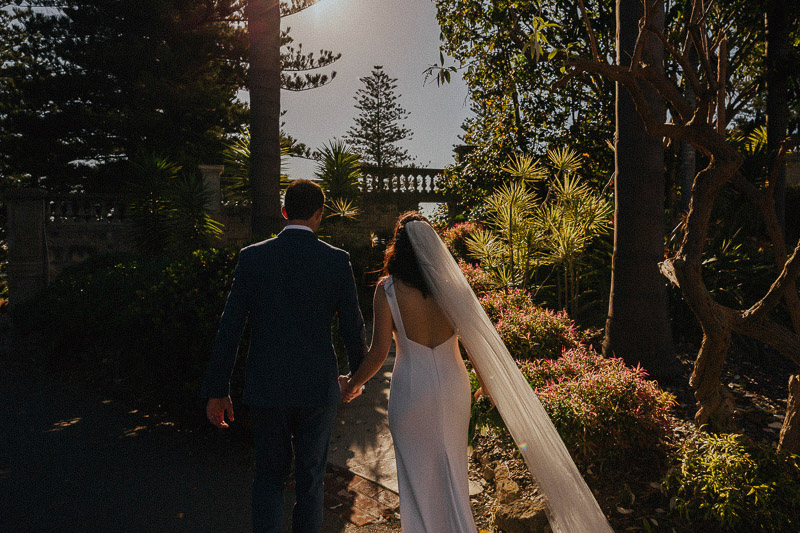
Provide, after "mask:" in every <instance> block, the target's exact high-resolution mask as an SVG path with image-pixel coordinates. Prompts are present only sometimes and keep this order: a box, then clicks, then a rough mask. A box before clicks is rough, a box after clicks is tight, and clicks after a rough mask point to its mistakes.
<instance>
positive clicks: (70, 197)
mask: <svg viewBox="0 0 800 533" xmlns="http://www.w3.org/2000/svg"><path fill="white" fill-rule="evenodd" d="M127 211H128V202H127V201H126V200H125V199H124V198H122V197H120V196H118V195H111V194H49V195H47V197H46V199H45V217H46V219H47V222H48V223H50V222H120V221H122V220H124V219H125V218H126V215H127Z"/></svg>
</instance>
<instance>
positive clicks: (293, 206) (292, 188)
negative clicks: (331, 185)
mask: <svg viewBox="0 0 800 533" xmlns="http://www.w3.org/2000/svg"><path fill="white" fill-rule="evenodd" d="M324 203H325V193H324V192H323V191H322V187H320V186H319V185H317V184H316V183H314V182H313V181H310V180H302V179H301V180H294V181H292V182H291V183H290V184H289V186H288V187H287V188H286V194H285V196H284V197H283V207H285V208H286V217H287V218H288V219H289V220H308V219H309V218H311V217H312V216H314V213H316V212H317V210H318V209H320V208H321V207H322V205H323V204H324Z"/></svg>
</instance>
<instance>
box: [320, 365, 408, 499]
mask: <svg viewBox="0 0 800 533" xmlns="http://www.w3.org/2000/svg"><path fill="white" fill-rule="evenodd" d="M393 366H394V356H392V355H390V356H389V358H387V360H386V362H385V363H384V365H383V366H382V367H381V369H380V370H379V371H378V373H377V374H376V375H375V377H373V378H372V379H371V380H370V381H369V382H368V383H367V389H366V391H365V392H364V394H362V395H361V396H359V397H358V398H356V399H355V400H353V401H352V402H350V403H349V404H342V405H340V406H339V412H338V414H337V419H336V425H335V426H334V428H333V433H332V436H331V444H330V450H329V452H328V462H329V463H331V464H332V465H334V466H336V467H339V468H340V469H345V470H349V471H350V472H353V473H354V474H357V475H359V476H361V477H363V478H364V479H367V480H369V481H372V482H373V483H375V484H377V485H379V486H381V487H383V488H386V489H389V490H390V491H392V492H394V493H397V470H396V467H395V459H394V447H393V445H392V436H391V434H390V433H389V420H388V410H387V409H388V402H389V383H390V381H391V377H392V367H393Z"/></svg>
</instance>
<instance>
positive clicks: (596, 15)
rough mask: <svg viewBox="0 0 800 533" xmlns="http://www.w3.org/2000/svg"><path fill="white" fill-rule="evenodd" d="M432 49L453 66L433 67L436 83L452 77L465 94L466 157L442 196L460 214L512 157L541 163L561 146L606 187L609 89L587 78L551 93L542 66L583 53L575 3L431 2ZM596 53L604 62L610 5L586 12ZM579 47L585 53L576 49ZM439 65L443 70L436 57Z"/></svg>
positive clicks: (550, 70)
mask: <svg viewBox="0 0 800 533" xmlns="http://www.w3.org/2000/svg"><path fill="white" fill-rule="evenodd" d="M436 7H437V18H438V20H439V24H440V25H441V29H442V40H443V43H442V50H443V52H445V53H447V54H448V55H450V56H452V57H453V58H454V59H455V61H456V64H457V67H449V68H447V67H444V66H443V65H440V66H434V67H432V68H431V70H430V71H429V72H431V73H432V72H434V71H436V70H437V69H439V74H440V76H439V79H440V81H447V77H449V74H447V76H445V77H444V79H442V76H441V75H442V74H443V73H446V72H447V71H448V70H449V71H455V70H460V71H461V72H462V74H463V76H464V80H465V81H466V83H467V86H468V88H469V91H470V96H469V97H470V103H471V106H472V109H473V111H474V113H475V114H474V117H472V118H470V119H468V120H467V121H466V123H465V124H464V126H463V128H464V135H463V141H464V142H465V144H467V145H469V146H472V147H474V148H472V150H471V151H470V152H469V153H468V154H467V155H466V156H465V157H464V158H462V160H461V165H460V166H459V167H458V168H457V169H456V173H455V175H452V176H451V178H452V179H451V180H450V184H449V185H450V188H451V189H453V190H455V191H456V192H458V193H459V194H460V195H461V196H462V197H463V198H464V200H465V202H466V203H467V205H468V206H470V207H475V206H476V205H479V204H480V203H481V199H482V198H485V194H486V192H488V191H491V190H493V189H494V187H495V186H496V185H497V182H498V178H500V177H501V176H504V174H503V173H502V172H501V166H502V165H503V164H504V162H505V161H506V160H507V159H508V157H509V156H510V155H511V154H513V153H515V152H526V153H531V154H535V155H539V156H542V155H544V153H545V151H546V149H547V147H548V146H550V147H552V146H564V145H567V144H569V145H571V146H572V147H574V148H575V149H576V150H577V151H578V153H586V154H591V158H592V162H591V165H592V166H593V167H595V170H596V173H595V176H596V177H597V178H598V179H600V180H603V179H607V177H608V176H610V174H611V172H612V170H613V153H612V152H611V151H610V150H609V149H608V147H607V145H606V141H607V140H611V139H612V138H613V130H614V127H613V116H614V115H613V112H614V101H613V98H611V97H610V95H613V90H614V87H613V84H611V83H609V82H607V81H604V80H603V79H601V78H599V77H597V76H592V77H591V78H590V79H588V80H587V81H588V82H587V83H586V84H583V85H578V84H573V85H572V86H569V87H567V88H565V89H561V90H558V91H552V90H551V89H550V87H551V85H552V84H554V83H555V82H556V81H557V80H558V79H559V77H560V76H561V75H562V73H561V71H560V68H559V65H558V64H557V63H556V62H553V61H548V60H547V59H548V58H552V57H553V55H554V54H556V53H557V52H558V51H562V50H571V51H574V52H575V53H580V54H590V53H589V51H588V45H585V44H581V43H585V41H586V40H585V39H584V38H583V35H582V34H581V32H582V31H584V30H583V25H582V22H581V16H580V13H579V11H578V7H577V5H576V3H575V2H570V1H566V0H544V1H530V0H529V1H515V2H507V1H504V2H493V1H488V0H444V1H442V2H437V4H436ZM590 16H591V17H592V18H593V20H594V28H595V31H596V32H597V34H598V39H599V41H600V43H601V44H600V53H601V54H603V55H605V56H610V55H612V54H613V53H614V51H613V48H612V45H613V37H614V28H615V26H614V24H615V22H614V2H613V1H611V0H601V1H600V2H598V3H597V4H596V6H595V7H594V8H592V9H591V12H590ZM584 48H585V50H584ZM441 59H442V63H444V61H443V59H444V57H443V56H442V58H441Z"/></svg>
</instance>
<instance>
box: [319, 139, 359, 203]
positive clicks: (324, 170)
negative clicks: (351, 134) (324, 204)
mask: <svg viewBox="0 0 800 533" xmlns="http://www.w3.org/2000/svg"><path fill="white" fill-rule="evenodd" d="M317 156H318V162H317V171H316V176H317V178H319V179H320V180H321V181H322V188H323V189H324V190H325V194H326V195H328V196H329V197H331V198H339V199H348V200H355V199H356V198H357V197H358V195H359V181H360V180H361V178H362V177H363V174H362V172H361V159H360V158H359V156H358V154H357V153H355V152H354V151H353V150H352V149H351V148H350V146H349V145H348V144H347V143H346V142H344V141H341V140H338V139H334V140H333V141H330V142H329V143H327V144H325V145H324V146H323V147H322V149H321V150H320V151H319V152H318V153H317Z"/></svg>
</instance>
